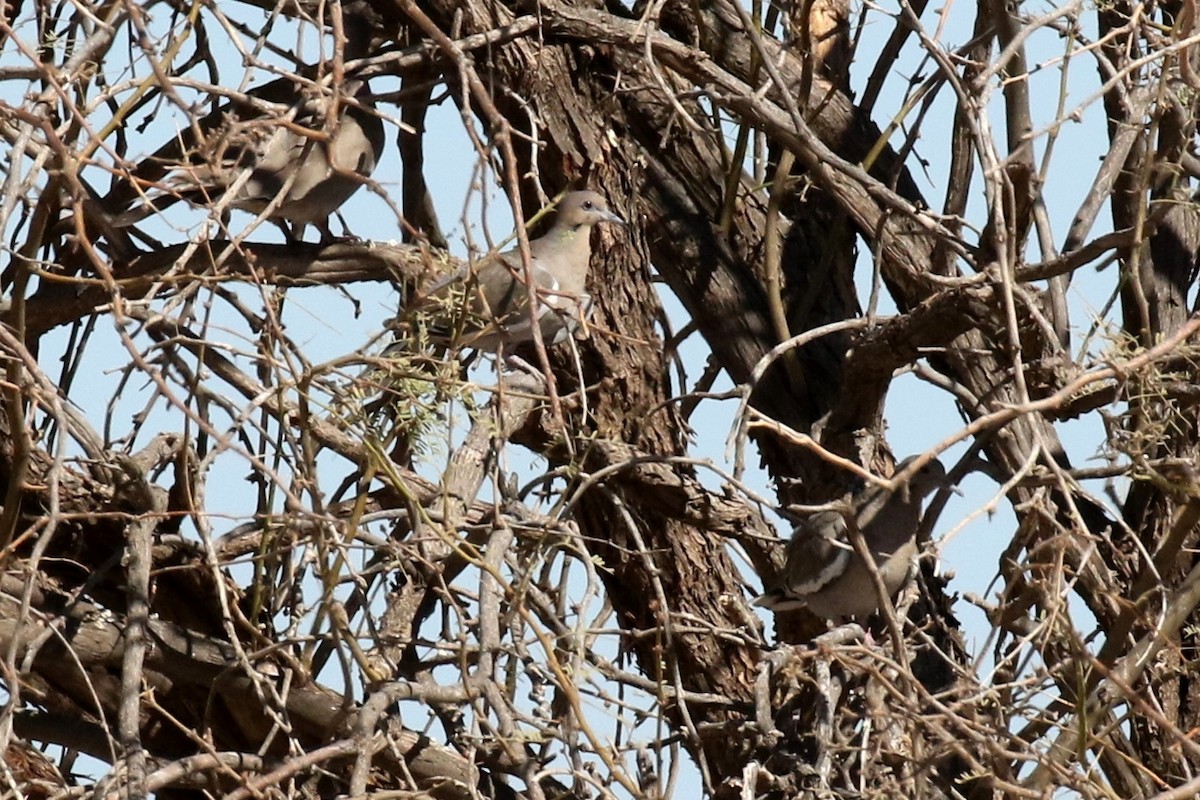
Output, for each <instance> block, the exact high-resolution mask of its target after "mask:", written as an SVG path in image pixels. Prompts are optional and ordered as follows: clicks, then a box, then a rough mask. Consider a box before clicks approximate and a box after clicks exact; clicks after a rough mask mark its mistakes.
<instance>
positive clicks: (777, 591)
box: [755, 456, 947, 620]
mask: <svg viewBox="0 0 1200 800" xmlns="http://www.w3.org/2000/svg"><path fill="white" fill-rule="evenodd" d="M915 460H916V457H915V456H911V457H909V458H906V459H904V460H903V461H901V462H900V463H899V464H897V465H896V473H897V474H898V473H899V472H901V471H902V470H903V469H905V468H906V467H907V466H908V465H910V464H911V463H913V461H915ZM945 485H947V481H946V469H945V467H943V466H942V464H941V462H940V461H937V460H936V459H935V460H933V461H930V462H929V463H927V464H926V465H925V466H924V467H922V468H921V470H920V471H918V472H917V474H916V475H914V476H913V477H912V479H911V480H910V481H909V482H908V483H907V484H906V485H905V486H901V487H899V488H898V489H896V491H895V492H890V493H889V492H887V491H886V490H885V489H884V488H883V487H881V486H878V485H876V484H870V485H868V486H866V487H865V488H863V489H862V490H861V491H859V492H858V493H856V494H855V495H854V497H853V498H852V500H851V503H852V506H853V509H854V510H853V516H854V520H855V524H856V525H857V527H858V530H859V531H860V532H861V533H862V537H863V541H864V542H865V543H866V545H867V548H868V550H869V551H870V553H871V557H872V558H873V559H874V561H875V565H876V567H877V568H878V569H879V574H880V576H881V577H882V578H883V583H884V586H885V587H886V588H887V591H888V594H889V596H891V597H895V596H896V594H897V593H898V592H899V591H900V590H901V589H902V588H904V586H905V585H906V584H907V583H908V582H909V581H910V580H912V577H913V575H914V574H915V567H916V554H917V543H916V534H917V528H918V526H919V525H920V521H921V506H922V502H923V500H924V499H925V497H926V496H927V495H928V494H929V493H930V492H932V491H934V490H935V489H937V488H939V487H941V486H945ZM786 554H787V561H786V564H785V566H784V568H783V571H782V572H780V573H779V576H778V585H776V586H775V587H773V588H771V589H770V590H769V591H767V592H766V593H764V594H763V595H762V596H761V597H759V598H758V599H757V600H755V605H759V606H763V607H766V608H769V609H771V610H772V611H775V612H779V611H787V610H791V609H796V608H802V607H806V608H808V610H809V611H811V612H812V613H814V614H816V615H817V616H819V617H824V618H825V619H830V620H837V619H842V618H845V617H865V616H867V615H870V614H873V613H874V612H875V611H877V610H878V609H879V594H878V592H877V591H876V588H875V583H874V581H873V580H872V578H871V573H870V570H869V569H868V567H867V565H866V563H865V562H864V561H863V560H862V559H861V558H859V556H858V553H857V552H856V551H855V550H854V548H853V545H852V544H851V543H850V539H849V535H848V531H847V527H846V518H845V517H844V516H843V515H842V514H841V513H838V512H836V511H819V512H817V513H815V514H812V515H810V516H809V517H808V518H807V519H805V520H804V521H803V522H801V523H800V524H799V525H797V526H796V528H795V530H794V531H793V532H792V538H791V540H790V541H789V542H788V544H787V551H786Z"/></svg>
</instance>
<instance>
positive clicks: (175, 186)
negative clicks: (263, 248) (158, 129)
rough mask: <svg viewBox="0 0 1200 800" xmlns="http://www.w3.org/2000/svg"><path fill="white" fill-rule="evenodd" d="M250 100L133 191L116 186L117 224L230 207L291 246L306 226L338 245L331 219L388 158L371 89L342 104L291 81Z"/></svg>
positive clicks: (112, 208) (163, 155) (173, 149)
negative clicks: (263, 219) (179, 207)
mask: <svg viewBox="0 0 1200 800" xmlns="http://www.w3.org/2000/svg"><path fill="white" fill-rule="evenodd" d="M248 96H249V97H250V98H251V100H250V101H249V102H247V101H243V100H235V101H231V102H230V103H227V104H226V105H225V106H223V107H222V108H220V109H218V110H217V111H214V112H213V113H211V114H209V115H208V116H206V117H204V118H203V119H201V120H200V121H199V123H198V125H196V126H194V127H190V128H187V129H185V130H183V131H182V132H181V133H180V135H179V136H178V137H177V138H176V139H173V140H172V141H170V142H168V143H167V144H166V145H164V146H163V147H161V148H159V150H158V151H157V152H155V153H154V154H153V155H152V156H150V157H148V158H147V159H145V160H144V161H143V162H142V163H141V164H140V165H138V168H137V169H136V170H135V171H134V173H133V175H132V178H133V181H128V180H125V181H118V182H117V183H116V184H115V185H114V187H113V189H112V191H110V192H109V194H108V195H107V196H106V197H104V198H103V199H102V200H101V205H102V207H103V208H104V209H105V210H106V211H107V212H108V213H109V214H110V215H111V217H112V219H113V221H114V223H115V224H116V225H117V226H118V227H124V226H128V225H132V224H134V223H136V222H139V221H141V220H142V219H145V218H146V217H148V216H150V215H151V214H153V213H155V212H157V211H160V210H162V209H163V208H166V207H167V206H169V205H171V204H172V203H175V202H177V201H179V200H187V201H188V202H190V203H193V204H196V205H214V204H217V203H218V202H220V201H221V200H222V199H224V200H225V202H227V203H228V205H229V206H231V207H233V208H237V209H241V210H242V211H248V212H250V213H252V214H262V213H263V212H267V215H268V217H269V218H270V219H272V220H273V221H275V222H277V223H279V224H280V226H281V227H283V229H284V233H285V235H286V236H287V238H288V239H289V240H293V239H295V238H299V235H300V233H301V232H302V230H303V227H304V225H306V224H312V225H315V226H317V228H319V229H320V231H321V236H322V240H323V241H327V240H329V239H332V238H333V235H332V233H331V232H330V230H329V225H328V217H329V216H330V215H331V214H333V212H335V211H336V210H337V209H338V208H339V207H340V206H341V205H342V204H343V203H345V202H346V200H347V199H349V197H350V195H352V194H354V192H356V191H358V189H359V188H360V187H361V186H363V185H364V183H365V182H366V178H368V177H369V176H370V175H371V173H372V172H373V171H374V169H375V166H376V164H377V163H378V161H379V158H380V155H381V154H382V152H383V146H384V130H383V122H382V121H381V120H380V118H379V117H378V116H377V115H376V114H374V113H373V112H372V110H371V109H372V105H371V103H370V98H369V97H368V96H367V95H366V83H365V82H363V83H362V85H361V87H360V89H359V94H358V96H357V97H356V98H353V99H352V98H351V97H349V96H343V97H340V98H338V99H337V100H336V101H335V99H334V96H333V95H332V94H322V95H317V94H316V93H314V92H310V91H307V90H301V89H300V88H299V87H298V85H297V84H296V83H294V82H292V81H291V80H289V79H287V78H281V79H279V80H275V81H272V82H271V83H268V84H264V85H263V86H261V87H258V88H256V89H255V90H253V91H251V92H250V93H249V95H248ZM333 102H337V104H338V105H337V107H336V108H331V103H333ZM331 111H332V112H334V113H330V112H331ZM197 131H199V134H200V136H199V138H197V136H196V133H197ZM139 187H140V189H141V190H140V191H139ZM228 192H233V194H232V197H230V198H225V197H224V196H225V195H226V194H227V193H228ZM284 221H287V222H291V223H292V225H293V228H292V229H289V228H288V227H287V226H286V225H284V224H283V222H284Z"/></svg>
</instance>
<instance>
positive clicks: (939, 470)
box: [895, 456, 948, 497]
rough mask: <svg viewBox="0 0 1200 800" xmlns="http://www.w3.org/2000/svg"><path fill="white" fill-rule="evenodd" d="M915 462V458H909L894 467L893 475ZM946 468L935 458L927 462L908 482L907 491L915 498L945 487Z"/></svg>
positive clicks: (946, 483) (946, 482)
mask: <svg viewBox="0 0 1200 800" xmlns="http://www.w3.org/2000/svg"><path fill="white" fill-rule="evenodd" d="M916 460H917V456H909V457H908V458H906V459H904V460H903V461H901V462H900V463H899V464H897V465H896V472H895V474H897V475H899V474H900V473H901V472H902V471H903V470H905V469H906V468H907V467H908V466H909V465H910V464H912V463H913V462H914V461H916ZM947 485H948V481H947V479H946V468H945V467H944V466H942V462H940V461H938V460H937V459H936V458H935V459H932V460H931V461H929V462H927V463H926V464H925V466H923V467H921V468H920V469H919V470H917V472H916V473H915V474H914V475H913V476H912V478H910V479H909V481H908V487H909V491H911V492H912V493H913V494H914V495H916V496H917V497H924V496H925V495H927V494H929V493H930V492H933V491H935V490H937V489H940V488H942V487H943V486H947Z"/></svg>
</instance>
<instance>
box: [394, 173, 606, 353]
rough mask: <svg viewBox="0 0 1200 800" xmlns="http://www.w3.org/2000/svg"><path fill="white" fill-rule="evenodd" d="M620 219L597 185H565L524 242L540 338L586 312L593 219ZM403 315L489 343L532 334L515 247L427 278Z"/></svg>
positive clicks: (432, 330) (443, 338)
mask: <svg viewBox="0 0 1200 800" xmlns="http://www.w3.org/2000/svg"><path fill="white" fill-rule="evenodd" d="M601 222H615V223H618V224H621V225H624V224H625V221H624V220H622V219H621V218H620V217H618V216H617V215H616V214H614V213H613V212H611V211H609V209H608V202H607V201H606V200H605V199H604V197H602V196H601V195H599V194H597V193H596V192H590V191H585V192H571V193H569V194H567V195H565V196H564V197H563V198H562V200H561V201H560V202H559V204H558V216H557V217H556V218H555V220H554V225H553V226H552V227H551V228H550V230H549V231H547V232H546V234H545V235H544V236H542V237H540V238H537V239H534V240H532V241H530V243H529V255H530V259H531V268H532V272H533V282H534V284H535V286H534V289H535V302H536V305H535V309H536V314H537V320H538V327H539V328H540V330H541V335H542V341H543V342H544V343H545V344H547V345H550V344H554V343H556V342H560V341H564V340H565V339H566V338H567V337H568V336H570V335H571V334H572V332H573V331H574V330H575V328H576V326H577V325H578V323H579V321H580V320H581V319H582V318H583V316H584V315H585V314H586V313H587V306H588V305H589V298H588V296H587V293H586V292H585V291H584V286H585V284H586V282H587V273H588V264H589V262H590V260H591V254H592V249H591V233H592V226H593V225H596V224H597V223H601ZM404 319H405V321H406V323H407V324H409V325H410V326H411V325H412V324H413V323H414V322H417V323H418V324H423V325H424V327H425V328H426V330H427V331H428V336H429V339H430V341H432V342H434V343H436V344H440V345H446V346H449V345H453V344H458V345H459V346H462V347H469V348H473V349H475V350H485V351H494V350H496V349H497V348H498V347H499V346H500V345H501V344H503V345H516V344H520V343H521V342H528V341H531V340H532V339H533V338H534V334H533V324H532V322H531V315H530V311H529V291H528V287H527V286H526V283H525V267H524V264H523V262H522V259H521V254H520V252H519V250H517V249H513V250H507V251H505V252H503V253H500V254H498V255H495V256H492V257H489V258H485V259H483V260H481V261H479V262H476V263H475V264H473V265H472V266H471V267H468V268H464V269H462V270H459V271H458V272H455V273H454V274H453V275H450V276H449V277H447V278H444V279H442V280H440V281H438V282H437V283H435V284H433V286H431V287H430V288H429V289H427V290H426V291H425V292H423V293H421V294H420V295H418V296H417V297H416V298H414V299H413V300H412V301H411V302H409V303H408V304H406V306H405V309H404Z"/></svg>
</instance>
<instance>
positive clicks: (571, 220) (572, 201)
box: [554, 192, 625, 229]
mask: <svg viewBox="0 0 1200 800" xmlns="http://www.w3.org/2000/svg"><path fill="white" fill-rule="evenodd" d="M598 222H615V223H617V224H618V225H624V224H625V220H623V219H621V218H620V217H618V216H617V215H616V214H614V213H613V212H611V211H609V210H608V201H607V200H605V199H604V197H603V195H600V194H597V193H596V192H571V193H570V194H568V195H566V196H565V197H563V199H562V202H560V203H559V204H558V218H557V219H556V220H555V222H554V225H555V227H558V228H570V229H575V228H581V227H584V226H587V225H595V224H596V223H598Z"/></svg>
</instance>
